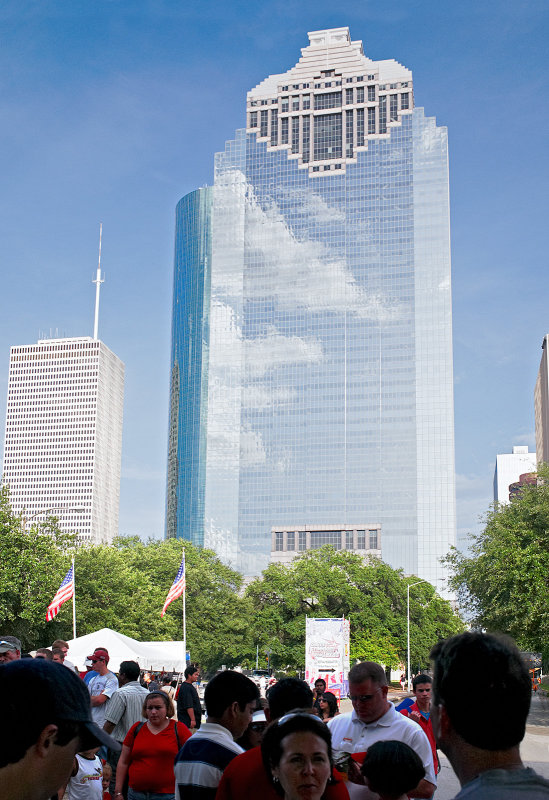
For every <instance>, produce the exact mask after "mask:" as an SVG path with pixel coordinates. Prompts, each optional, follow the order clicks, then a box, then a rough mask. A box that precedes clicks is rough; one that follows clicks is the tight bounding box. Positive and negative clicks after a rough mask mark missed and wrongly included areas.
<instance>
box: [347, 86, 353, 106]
mask: <svg viewBox="0 0 549 800" xmlns="http://www.w3.org/2000/svg"><path fill="white" fill-rule="evenodd" d="M352 102H353V90H352V89H345V104H346V105H348V106H350V105H351V104H352Z"/></svg>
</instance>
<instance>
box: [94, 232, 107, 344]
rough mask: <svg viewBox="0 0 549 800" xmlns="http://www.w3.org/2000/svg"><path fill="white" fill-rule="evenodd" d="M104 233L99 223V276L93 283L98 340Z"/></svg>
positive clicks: (95, 334) (95, 331) (103, 281)
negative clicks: (102, 239)
mask: <svg viewBox="0 0 549 800" xmlns="http://www.w3.org/2000/svg"><path fill="white" fill-rule="evenodd" d="M102 233H103V223H102V222H100V223H99V263H98V264H97V275H96V277H95V280H94V281H92V283H95V319H94V323H93V338H94V339H97V332H98V328H99V292H100V291H101V284H102V283H105V280H104V279H103V280H101V236H102Z"/></svg>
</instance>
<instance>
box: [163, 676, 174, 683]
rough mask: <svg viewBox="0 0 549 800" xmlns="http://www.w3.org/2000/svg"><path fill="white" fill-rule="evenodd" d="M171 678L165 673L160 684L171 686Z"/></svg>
mask: <svg viewBox="0 0 549 800" xmlns="http://www.w3.org/2000/svg"><path fill="white" fill-rule="evenodd" d="M171 682H172V679H171V678H170V676H169V675H166V677H165V678H162V686H171Z"/></svg>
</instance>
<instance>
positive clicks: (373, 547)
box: [370, 531, 378, 550]
mask: <svg viewBox="0 0 549 800" xmlns="http://www.w3.org/2000/svg"><path fill="white" fill-rule="evenodd" d="M377 549H378V547H377V531H370V550H377Z"/></svg>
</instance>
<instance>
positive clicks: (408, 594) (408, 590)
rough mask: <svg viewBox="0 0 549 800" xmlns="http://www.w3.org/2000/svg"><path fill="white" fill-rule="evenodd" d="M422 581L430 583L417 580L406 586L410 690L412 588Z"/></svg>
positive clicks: (410, 687)
mask: <svg viewBox="0 0 549 800" xmlns="http://www.w3.org/2000/svg"><path fill="white" fill-rule="evenodd" d="M420 583H429V581H416V583H409V584H408V586H407V587H406V596H407V603H406V620H407V623H408V636H407V641H408V664H407V667H408V691H409V692H410V691H411V690H412V681H411V679H410V589H412V588H413V587H414V586H419V584H420Z"/></svg>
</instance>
